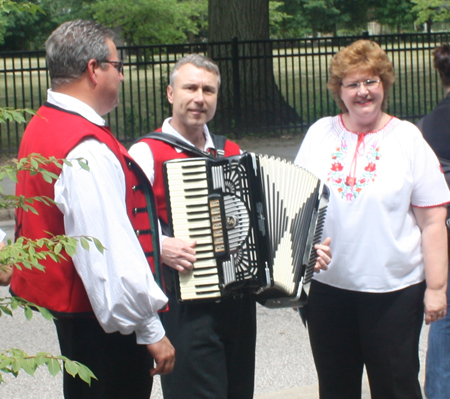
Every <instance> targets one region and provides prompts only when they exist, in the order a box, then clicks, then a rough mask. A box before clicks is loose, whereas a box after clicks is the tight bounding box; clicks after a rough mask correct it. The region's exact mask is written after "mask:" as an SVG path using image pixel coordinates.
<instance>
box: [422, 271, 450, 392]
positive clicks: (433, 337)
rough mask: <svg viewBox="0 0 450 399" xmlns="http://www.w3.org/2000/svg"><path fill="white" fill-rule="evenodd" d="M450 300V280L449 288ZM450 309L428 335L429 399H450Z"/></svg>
mask: <svg viewBox="0 0 450 399" xmlns="http://www.w3.org/2000/svg"><path fill="white" fill-rule="evenodd" d="M447 298H450V279H449V284H448V286H447ZM449 311H450V309H449V307H448V306H447V315H446V316H445V317H444V318H443V319H441V320H439V321H435V322H434V323H431V325H430V332H429V335H428V351H427V367H426V379H425V394H426V396H427V398H428V399H444V398H450V312H449Z"/></svg>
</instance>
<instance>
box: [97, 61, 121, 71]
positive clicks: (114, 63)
mask: <svg viewBox="0 0 450 399" xmlns="http://www.w3.org/2000/svg"><path fill="white" fill-rule="evenodd" d="M104 62H107V63H108V64H111V65H112V66H113V67H114V68H116V69H117V71H118V72H119V73H123V61H102V62H101V63H104Z"/></svg>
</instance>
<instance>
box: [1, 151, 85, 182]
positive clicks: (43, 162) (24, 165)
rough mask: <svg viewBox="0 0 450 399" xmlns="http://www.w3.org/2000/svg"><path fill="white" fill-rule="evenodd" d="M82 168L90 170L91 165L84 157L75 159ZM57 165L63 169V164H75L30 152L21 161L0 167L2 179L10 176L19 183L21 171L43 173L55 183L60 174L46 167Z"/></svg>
mask: <svg viewBox="0 0 450 399" xmlns="http://www.w3.org/2000/svg"><path fill="white" fill-rule="evenodd" d="M75 160H76V161H77V162H78V164H79V165H80V167H81V168H83V169H85V170H87V171H89V165H88V164H87V162H86V160H84V159H83V158H76V159H75ZM51 164H53V165H55V166H57V167H58V168H60V169H62V167H63V165H64V164H65V165H67V166H73V165H72V162H70V161H69V160H67V159H61V158H55V157H49V158H45V157H43V156H42V155H40V154H30V155H28V156H27V157H25V158H21V159H20V160H19V161H15V162H14V163H13V165H4V166H2V167H1V169H0V181H2V180H3V179H4V178H5V177H9V178H10V179H11V180H12V181H13V182H15V183H17V173H18V172H20V171H26V172H29V173H30V175H31V176H35V175H37V174H41V175H42V178H43V179H44V180H45V181H46V182H47V183H53V181H54V180H57V179H58V175H56V174H55V173H53V172H50V171H48V170H47V169H46V168H45V167H46V166H48V165H51Z"/></svg>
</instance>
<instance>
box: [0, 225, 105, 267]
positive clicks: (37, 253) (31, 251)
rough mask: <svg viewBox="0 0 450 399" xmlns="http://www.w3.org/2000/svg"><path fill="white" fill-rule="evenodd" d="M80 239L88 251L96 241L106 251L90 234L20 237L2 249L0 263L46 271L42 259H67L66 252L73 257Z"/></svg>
mask: <svg viewBox="0 0 450 399" xmlns="http://www.w3.org/2000/svg"><path fill="white" fill-rule="evenodd" d="M48 234H50V233H48ZM78 241H80V244H81V246H82V247H83V249H85V250H87V251H89V248H90V244H89V243H90V242H93V243H94V245H95V247H96V248H97V250H98V251H99V252H100V253H102V254H103V253H104V251H105V247H104V246H103V244H102V243H101V242H100V241H99V240H98V239H97V238H94V237H88V236H81V237H68V236H65V235H56V236H51V237H50V238H40V239H38V240H30V239H28V238H26V237H19V238H17V240H16V241H15V242H14V243H10V242H8V245H6V246H5V247H4V248H3V249H2V250H1V252H0V264H3V265H14V267H17V268H18V269H19V270H22V267H25V268H27V269H32V268H36V269H38V270H42V271H44V267H43V266H42V265H41V264H40V263H39V262H40V261H42V260H45V259H47V258H51V259H52V260H53V261H55V262H61V261H62V260H66V259H67V258H66V254H67V255H68V256H70V257H72V256H73V255H74V254H75V253H76V249H77V244H78Z"/></svg>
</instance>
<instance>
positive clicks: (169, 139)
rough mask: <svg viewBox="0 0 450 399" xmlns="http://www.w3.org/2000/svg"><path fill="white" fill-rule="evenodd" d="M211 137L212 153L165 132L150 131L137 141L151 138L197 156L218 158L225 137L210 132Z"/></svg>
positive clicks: (222, 148) (222, 152)
mask: <svg viewBox="0 0 450 399" xmlns="http://www.w3.org/2000/svg"><path fill="white" fill-rule="evenodd" d="M211 138H212V140H213V143H214V147H215V151H213V152H212V153H209V152H208V151H202V150H199V149H198V148H197V147H194V146H192V145H189V144H187V143H185V142H184V141H182V140H178V139H177V138H176V137H175V136H173V135H171V134H167V133H162V132H152V133H148V134H146V135H145V136H142V137H140V138H139V139H138V140H137V141H139V140H141V139H153V140H160V141H163V142H165V143H167V144H170V145H171V146H173V147H177V148H180V149H182V150H183V151H186V152H187V153H189V154H191V155H194V156H197V157H206V158H213V159H214V158H220V157H223V156H224V155H225V151H224V148H225V142H226V140H227V139H226V137H225V136H219V135H217V134H211Z"/></svg>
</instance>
